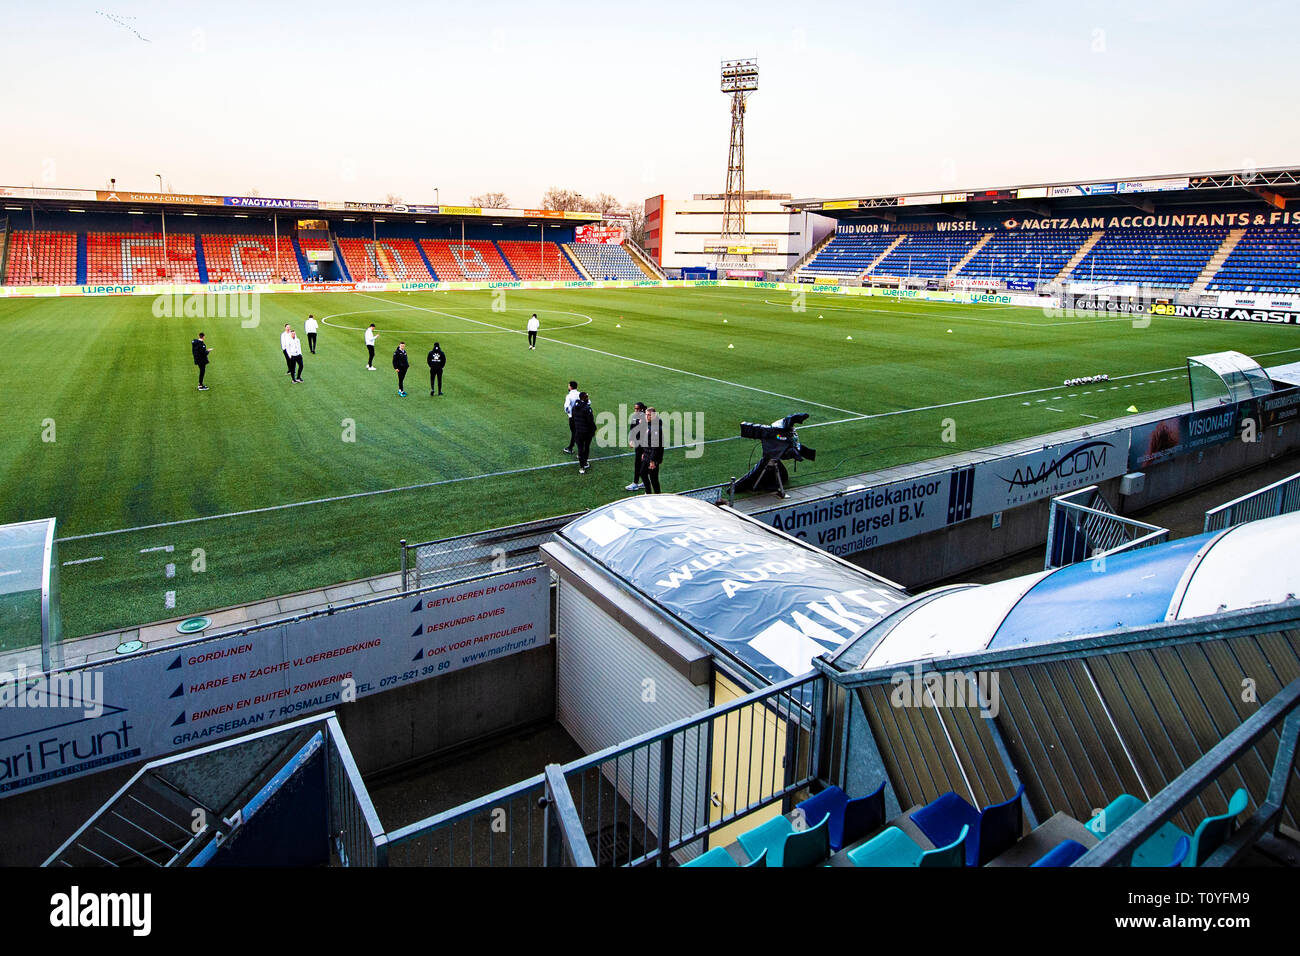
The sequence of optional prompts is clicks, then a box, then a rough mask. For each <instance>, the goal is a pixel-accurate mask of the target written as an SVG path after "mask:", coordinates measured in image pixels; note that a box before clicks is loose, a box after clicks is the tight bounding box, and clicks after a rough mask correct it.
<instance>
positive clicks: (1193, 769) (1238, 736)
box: [1074, 678, 1300, 866]
mask: <svg viewBox="0 0 1300 956" xmlns="http://www.w3.org/2000/svg"><path fill="white" fill-rule="evenodd" d="M1283 721H1285V724H1286V726H1285V728H1284V730H1283V734H1282V739H1281V740H1280V741H1279V743H1278V750H1277V757H1276V759H1275V760H1274V762H1273V772H1272V774H1271V776H1270V778H1269V793H1268V797H1267V798H1266V804H1269V805H1270V806H1269V807H1268V809H1269V810H1273V811H1274V812H1273V813H1272V814H1269V813H1267V812H1266V813H1264V814H1263V816H1262V818H1261V820H1260V821H1256V818H1252V821H1256V823H1257V825H1256V827H1255V828H1253V829H1262V828H1264V827H1267V826H1268V824H1269V823H1271V821H1272V819H1276V814H1277V813H1280V812H1281V806H1282V803H1283V801H1284V799H1285V796H1286V787H1287V784H1288V783H1289V781H1290V777H1291V771H1292V769H1293V768H1294V767H1295V761H1296V744H1297V739H1298V735H1300V678H1297V679H1296V680H1294V681H1292V682H1291V683H1290V684H1288V685H1287V686H1286V687H1284V688H1283V689H1282V690H1280V691H1279V692H1278V693H1276V694H1274V695H1273V696H1272V697H1271V698H1269V700H1268V701H1267V702H1266V703H1265V704H1264V705H1263V706H1262V707H1261V708H1260V709H1259V710H1258V711H1257V712H1256V713H1254V714H1252V715H1251V716H1250V717H1248V718H1247V719H1246V720H1245V721H1244V722H1243V723H1242V724H1241V725H1240V726H1239V727H1237V728H1236V729H1235V730H1233V731H1232V732H1231V733H1229V734H1228V735H1227V736H1226V737H1224V738H1223V739H1222V740H1220V741H1219V742H1218V743H1217V744H1215V745H1214V746H1213V747H1211V748H1210V749H1209V750H1208V751H1206V753H1205V754H1204V755H1203V756H1202V757H1201V758H1200V759H1199V760H1197V761H1196V762H1195V763H1194V764H1192V765H1191V766H1190V767H1188V768H1187V769H1186V770H1184V771H1183V772H1182V773H1181V774H1179V775H1178V776H1177V777H1175V778H1174V779H1173V780H1172V781H1170V782H1169V784H1168V785H1167V786H1166V787H1165V788H1164V789H1163V790H1161V791H1160V792H1159V793H1157V794H1156V795H1155V796H1153V797H1152V798H1151V800H1150V801H1149V802H1148V803H1146V804H1145V805H1144V806H1143V807H1142V809H1140V810H1138V811H1137V812H1136V813H1134V814H1133V815H1132V816H1131V817H1129V818H1128V819H1127V820H1125V821H1124V822H1123V823H1121V824H1120V825H1119V826H1118V827H1116V828H1115V829H1114V830H1112V831H1111V832H1110V833H1108V834H1107V836H1106V839H1104V840H1102V841H1101V842H1100V843H1098V844H1097V845H1096V846H1095V847H1093V848H1092V849H1091V850H1089V851H1088V852H1087V853H1085V854H1084V855H1083V856H1082V857H1080V858H1079V859H1078V861H1076V862H1075V864H1074V865H1075V866H1121V865H1124V864H1126V863H1128V861H1129V858H1130V856H1131V855H1132V852H1133V850H1134V849H1136V847H1137V846H1138V845H1140V844H1141V843H1142V842H1143V841H1144V840H1146V839H1147V838H1148V837H1150V836H1151V835H1152V834H1153V833H1155V832H1156V830H1158V829H1160V827H1162V826H1163V825H1164V824H1165V823H1167V822H1168V821H1169V820H1170V819H1172V818H1173V817H1174V816H1175V815H1176V814H1177V813H1178V812H1179V811H1180V810H1182V808H1183V807H1185V806H1187V804H1189V803H1191V802H1192V801H1193V800H1195V799H1196V797H1197V795H1198V794H1199V793H1200V792H1201V790H1203V789H1204V788H1205V787H1206V786H1207V785H1208V784H1210V783H1212V782H1213V781H1215V780H1216V779H1218V777H1219V776H1220V775H1221V774H1222V772H1223V769H1224V768H1225V767H1227V766H1228V765H1229V764H1231V763H1233V762H1234V761H1235V760H1236V759H1237V758H1238V757H1240V756H1241V755H1242V754H1244V753H1245V752H1246V751H1248V750H1250V749H1251V748H1252V747H1254V746H1255V744H1257V743H1258V742H1259V741H1260V740H1261V739H1263V737H1264V736H1266V735H1267V734H1269V733H1271V732H1272V730H1273V728H1274V727H1276V726H1277V725H1278V724H1279V723H1282V722H1283ZM1264 809H1265V807H1261V810H1264ZM1256 817H1261V815H1260V814H1257V815H1256ZM1261 822H1262V826H1261V825H1260V823H1261ZM1256 835H1258V834H1256Z"/></svg>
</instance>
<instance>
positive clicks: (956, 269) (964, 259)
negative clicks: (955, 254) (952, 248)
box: [943, 232, 993, 282]
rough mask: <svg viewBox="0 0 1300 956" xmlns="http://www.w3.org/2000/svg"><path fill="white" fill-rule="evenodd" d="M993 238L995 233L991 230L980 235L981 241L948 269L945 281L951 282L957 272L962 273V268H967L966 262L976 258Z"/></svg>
mask: <svg viewBox="0 0 1300 956" xmlns="http://www.w3.org/2000/svg"><path fill="white" fill-rule="evenodd" d="M992 238H993V233H991V232H986V233H984V235H982V236H980V238H979V242H977V243H975V245H973V246H971V247H970V251H969V252H967V253H966V255H964V256H962V257H961V261H960V262H958V263H957V264H956V265H955V266H953V267H952V269H950V270H949V271H948V274H947V275H946V276H944V277H943V281H944V282H951V281H952V280H953V279H955V278H957V274H958V273H960V272H961V270H962V269H965V268H966V263H968V262H970V261H971V260H972V259H974V258H975V256H976V254H977V253H978V252H979V251H980V250H981V249H983V248H984V247H985V246H987V245H988V244H989V240H990V239H992Z"/></svg>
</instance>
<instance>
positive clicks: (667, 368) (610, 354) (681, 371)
mask: <svg viewBox="0 0 1300 956" xmlns="http://www.w3.org/2000/svg"><path fill="white" fill-rule="evenodd" d="M355 294H356V295H359V296H363V297H364V298H367V299H374V300H375V301H376V302H386V303H388V304H389V305H392V306H396V307H398V308H402V309H416V310H418V311H420V312H429V313H432V314H433V315H446V316H449V317H451V318H453V319H461V320H462V321H465V322H474V323H476V324H477V325H486V326H487V327H488V328H492V329H500V330H501V331H503V332H514V333H515V334H516V335H526V334H527V333H526V332H525V331H523V330H522V329H509V328H506V327H505V326H503V325H496V324H495V323H492V322H482V321H480V320H478V319H471V318H467V317H466V316H463V315H456V313H454V312H441V311H439V310H438V309H427V308H425V307H424V306H420V305H406V304H405V303H403V302H394V301H392V300H391V299H382V298H380V297H379V296H377V295H369V294H367V293H365V292H358V293H355ZM538 338H539V339H541V340H542V341H543V342H554V343H555V344H556V345H567V346H568V347H569V348H573V349H582V351H584V352H594V353H595V354H597V355H604V356H607V357H609V358H616V359H622V360H623V361H625V362H635V363H636V364H637V365H646V366H649V367H650V368H657V369H661V370H663V371H665V372H675V373H676V374H678V375H689V376H691V377H692V378H702V379H704V380H706V381H709V382H717V383H718V384H719V385H729V386H731V387H732V388H743V389H745V390H747V391H750V392H759V393H761V394H763V395H771V396H773V397H775V398H784V399H786V400H787V401H791V402H799V403H801V404H803V405H816V406H817V407H818V408H828V409H830V410H831V411H833V412H843V413H844V414H846V415H857V416H858V417H859V418H866V417H868V416H867V415H866V414H865V413H863V412H855V411H854V410H853V409H851V408H840V407H839V406H838V405H826V404H824V403H823V402H814V401H810V400H809V399H806V398H798V397H797V396H794V395H785V394H783V393H781V392H771V391H768V390H767V389H765V388H757V387H755V386H753V385H742V384H740V383H739V382H729V381H727V380H726V379H725V378H714V377H713V376H712V375H703V374H701V373H700V372H688V371H686V370H685V369H680V368H673V367H671V366H669V365H660V364H658V363H656V362H647V361H646V360H645V359H638V358H632V357H631V356H628V355H618V354H617V353H615V352H606V351H604V350H603V349H596V348H592V347H591V346H589V345H579V344H578V343H576V342H565V341H564V340H563V339H552V338H549V337H548V336H545V335H539V336H538ZM1144 374H1145V373H1144Z"/></svg>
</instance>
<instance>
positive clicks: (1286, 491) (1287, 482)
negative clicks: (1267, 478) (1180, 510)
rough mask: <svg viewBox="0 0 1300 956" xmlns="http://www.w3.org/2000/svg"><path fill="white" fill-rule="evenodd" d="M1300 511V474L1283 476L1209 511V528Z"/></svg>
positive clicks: (1211, 529) (1229, 526)
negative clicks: (1279, 479)
mask: <svg viewBox="0 0 1300 956" xmlns="http://www.w3.org/2000/svg"><path fill="white" fill-rule="evenodd" d="M1292 511H1300V474H1295V475H1292V476H1291V477H1290V478H1283V479H1282V480H1281V481H1275V482H1273V483H1272V484H1271V485H1265V486H1264V487H1263V488H1260V489H1259V490H1258V491H1252V492H1251V493H1250V494H1248V495H1242V496H1241V497H1240V498H1235V499H1233V500H1232V501H1229V502H1228V503H1227V504H1223V505H1219V507H1217V508H1211V509H1210V510H1209V511H1207V512H1205V530H1206V531H1222V530H1223V529H1224V528H1231V527H1232V526H1233V525H1235V524H1244V523H1245V522H1247V521H1258V520H1259V519H1260V518H1274V517H1276V516H1278V515H1284V514H1289V513H1291V512H1292Z"/></svg>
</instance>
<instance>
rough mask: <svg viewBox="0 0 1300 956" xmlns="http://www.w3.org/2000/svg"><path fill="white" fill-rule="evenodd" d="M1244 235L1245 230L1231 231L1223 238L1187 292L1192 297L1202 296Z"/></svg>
mask: <svg viewBox="0 0 1300 956" xmlns="http://www.w3.org/2000/svg"><path fill="white" fill-rule="evenodd" d="M1245 234H1246V230H1245V229H1233V230H1231V231H1229V233H1228V234H1227V235H1226V236H1224V237H1223V243H1222V244H1221V245H1220V246H1219V248H1218V250H1216V251H1215V253H1214V255H1212V256H1210V261H1209V262H1207V263H1206V264H1205V268H1204V269H1202V270H1201V274H1200V275H1198V276H1197V277H1196V281H1195V282H1193V283H1192V286H1191V288H1190V289H1188V290H1187V291H1188V292H1189V293H1191V294H1192V295H1202V294H1203V293H1204V292H1205V287H1206V286H1207V285H1209V284H1210V283H1211V282H1213V281H1214V277H1215V276H1216V275H1218V274H1219V270H1220V269H1222V268H1223V264H1224V263H1225V262H1227V261H1228V256H1230V255H1232V250H1233V249H1236V248H1237V243H1239V242H1241V237H1242V236H1244V235H1245Z"/></svg>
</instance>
